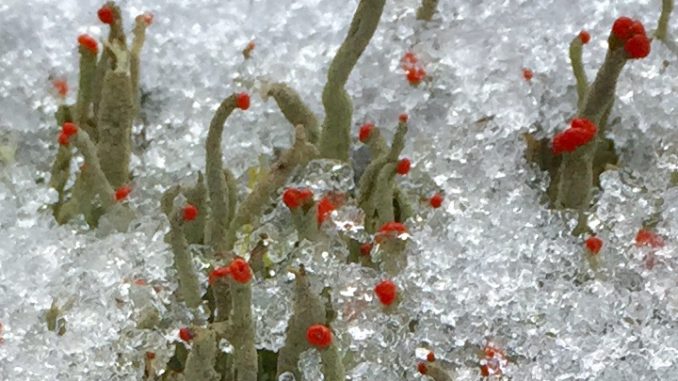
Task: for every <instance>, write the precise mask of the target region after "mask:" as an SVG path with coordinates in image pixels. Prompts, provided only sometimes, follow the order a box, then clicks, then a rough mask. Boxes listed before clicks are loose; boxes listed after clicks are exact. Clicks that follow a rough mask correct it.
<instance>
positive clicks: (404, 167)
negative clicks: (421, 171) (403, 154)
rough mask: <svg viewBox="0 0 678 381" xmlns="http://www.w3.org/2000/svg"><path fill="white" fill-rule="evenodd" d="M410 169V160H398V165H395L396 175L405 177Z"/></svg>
mask: <svg viewBox="0 0 678 381" xmlns="http://www.w3.org/2000/svg"><path fill="white" fill-rule="evenodd" d="M411 167H412V162H410V159H407V158H405V159H400V160H398V163H397V164H396V173H397V174H399V175H402V176H405V175H406V174H408V173H409V172H410V168H411Z"/></svg>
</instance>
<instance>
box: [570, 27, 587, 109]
mask: <svg viewBox="0 0 678 381" xmlns="http://www.w3.org/2000/svg"><path fill="white" fill-rule="evenodd" d="M583 47H584V43H583V42H582V40H581V38H580V37H579V36H576V37H575V38H573V39H572V42H570V65H572V73H573V74H574V79H575V81H576V84H577V109H579V110H581V108H582V106H583V105H584V100H585V98H586V92H587V91H588V87H589V84H588V79H586V70H584V63H583V60H582V51H583V50H584V49H583Z"/></svg>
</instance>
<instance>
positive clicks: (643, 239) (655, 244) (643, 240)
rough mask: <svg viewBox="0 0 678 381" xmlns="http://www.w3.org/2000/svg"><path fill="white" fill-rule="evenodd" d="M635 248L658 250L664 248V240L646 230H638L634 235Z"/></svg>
mask: <svg viewBox="0 0 678 381" xmlns="http://www.w3.org/2000/svg"><path fill="white" fill-rule="evenodd" d="M636 246H639V247H640V246H650V247H652V248H654V249H658V248H660V247H663V246H664V239H663V238H662V237H661V236H659V235H657V233H654V232H652V231H649V230H647V229H640V230H638V234H636Z"/></svg>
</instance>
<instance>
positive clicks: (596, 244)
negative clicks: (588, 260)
mask: <svg viewBox="0 0 678 381" xmlns="http://www.w3.org/2000/svg"><path fill="white" fill-rule="evenodd" d="M585 245H586V249H587V250H588V251H589V252H590V253H591V254H593V255H596V254H598V253H600V249H601V248H602V247H603V240H602V239H600V238H598V237H596V236H593V237H589V238H588V239H587V240H586V242H585Z"/></svg>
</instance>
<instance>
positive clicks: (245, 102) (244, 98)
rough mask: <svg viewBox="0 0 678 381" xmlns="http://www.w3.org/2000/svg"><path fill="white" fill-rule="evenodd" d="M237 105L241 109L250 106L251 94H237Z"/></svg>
mask: <svg viewBox="0 0 678 381" xmlns="http://www.w3.org/2000/svg"><path fill="white" fill-rule="evenodd" d="M235 106H236V107H238V108H239V109H241V110H247V109H248V108H250V95H249V94H247V93H238V94H236V96H235Z"/></svg>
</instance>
